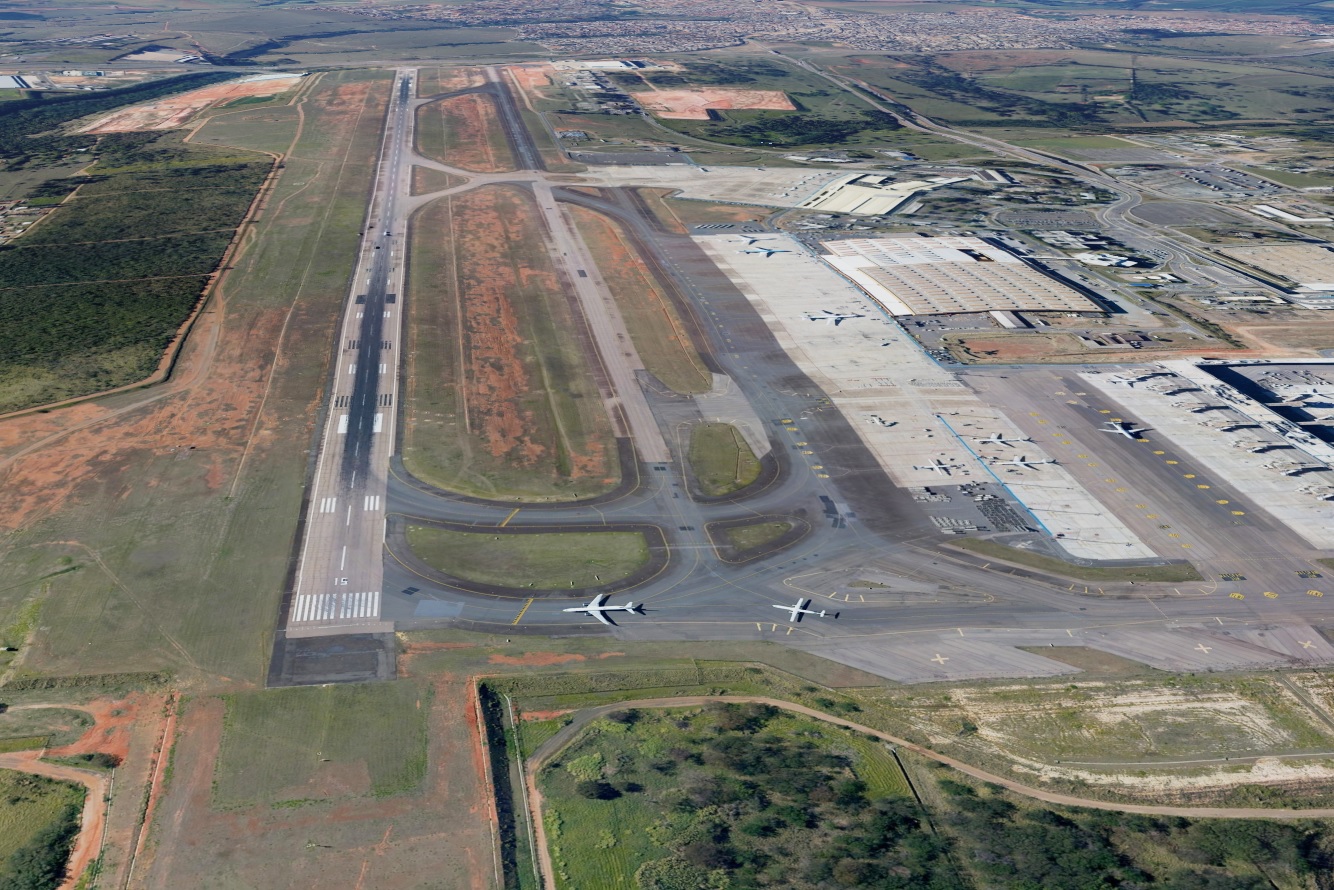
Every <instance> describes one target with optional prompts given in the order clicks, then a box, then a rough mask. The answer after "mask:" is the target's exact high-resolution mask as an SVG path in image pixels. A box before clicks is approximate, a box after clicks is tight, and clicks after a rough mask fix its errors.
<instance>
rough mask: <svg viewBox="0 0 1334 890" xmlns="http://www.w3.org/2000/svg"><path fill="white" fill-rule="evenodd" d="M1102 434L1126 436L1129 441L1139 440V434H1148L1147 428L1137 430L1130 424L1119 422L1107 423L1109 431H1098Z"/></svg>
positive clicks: (1111, 421) (1110, 421)
mask: <svg viewBox="0 0 1334 890" xmlns="http://www.w3.org/2000/svg"><path fill="white" fill-rule="evenodd" d="M1098 432H1100V433H1112V434H1114V435H1117V436H1125V437H1126V438H1127V439H1138V438H1139V434H1140V433H1143V432H1147V429H1146V428H1141V429H1136V428H1135V427H1133V426H1131V425H1130V424H1128V423H1123V422H1121V421H1119V420H1109V421H1107V429H1104V430H1098Z"/></svg>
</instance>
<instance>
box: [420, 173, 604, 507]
mask: <svg viewBox="0 0 1334 890" xmlns="http://www.w3.org/2000/svg"><path fill="white" fill-rule="evenodd" d="M412 231H413V235H412V275H411V278H410V281H411V292H410V295H409V304H408V305H409V309H408V311H409V332H408V336H409V355H410V356H411V357H410V359H409V367H408V375H407V378H408V383H407V392H406V398H407V405H406V409H407V427H406V430H405V433H404V449H403V460H404V463H405V464H406V465H407V466H408V468H409V469H410V470H411V471H412V472H413V473H415V474H416V475H417V476H419V477H420V478H421V479H423V480H425V481H428V482H430V483H432V484H434V485H438V486H440V487H442V488H447V489H450V490H454V491H461V492H465V493H467V494H473V495H478V496H483V497H496V496H504V497H520V498H542V499H550V498H557V499H570V498H578V497H586V496H588V495H590V494H595V493H597V492H600V491H604V490H606V489H607V488H608V487H609V486H611V485H614V484H616V482H617V481H618V467H617V464H616V451H615V447H614V445H613V442H612V436H611V423H610V421H609V420H608V418H607V415H606V412H605V411H604V410H603V407H602V401H601V398H600V396H599V392H598V387H597V384H596V382H595V381H594V378H593V375H592V371H591V369H590V367H589V364H588V361H587V358H586V351H585V347H584V345H583V343H584V340H583V334H582V324H583V322H582V320H581V319H580V318H579V317H578V315H577V311H576V309H575V308H574V307H573V306H572V305H571V301H570V300H569V299H568V297H567V295H566V293H565V290H564V287H563V286H562V284H561V282H560V281H559V279H558V278H557V276H556V273H555V269H554V267H553V266H552V264H551V260H550V258H549V257H548V255H547V252H546V250H547V248H546V244H545V241H544V239H543V236H542V228H541V223H540V218H539V217H538V214H537V208H536V207H535V206H534V204H533V202H532V199H531V198H530V197H528V196H527V195H526V194H524V193H523V192H520V191H518V190H515V189H509V188H501V187H488V188H483V189H478V190H476V191H472V192H468V193H466V194H463V195H460V196H458V197H455V198H445V199H442V200H441V201H439V202H436V203H434V204H431V205H429V206H428V207H426V208H425V209H424V210H423V211H422V212H421V213H420V214H419V215H418V216H417V218H416V220H415V221H414V225H413V229H412ZM458 232H467V233H468V237H467V238H456V237H454V235H455V233H458Z"/></svg>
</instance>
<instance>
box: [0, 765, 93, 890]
mask: <svg viewBox="0 0 1334 890" xmlns="http://www.w3.org/2000/svg"><path fill="white" fill-rule="evenodd" d="M83 794H84V792H83V789H82V788H80V787H79V786H78V785H73V784H70V783H68V782H57V781H54V780H52V779H46V778H43V777H41V776H30V775H27V774H26V773H19V772H14V771H13V770H7V769H6V770H0V886H4V887H13V888H15V890H55V888H56V887H57V886H58V885H59V883H60V880H59V877H60V875H61V874H63V871H64V861H65V856H66V855H68V852H69V846H70V843H71V842H72V840H73V837H74V834H75V833H77V832H78V828H79V812H80V809H81V808H82V806H83ZM53 872H54V874H53Z"/></svg>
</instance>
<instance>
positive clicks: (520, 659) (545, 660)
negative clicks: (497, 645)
mask: <svg viewBox="0 0 1334 890" xmlns="http://www.w3.org/2000/svg"><path fill="white" fill-rule="evenodd" d="M487 661H488V662H490V663H491V664H520V665H525V666H531V667H547V666H548V665H553V664H568V663H569V662H571V661H588V656H586V655H567V654H562V653H560V652H526V653H524V654H523V655H518V656H514V655H501V654H499V653H497V654H495V655H492V656H491V657H490V658H488V659H487Z"/></svg>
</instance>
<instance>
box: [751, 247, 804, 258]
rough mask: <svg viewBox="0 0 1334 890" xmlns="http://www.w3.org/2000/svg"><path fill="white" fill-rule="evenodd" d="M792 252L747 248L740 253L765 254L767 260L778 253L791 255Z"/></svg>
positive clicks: (773, 248) (772, 248)
mask: <svg viewBox="0 0 1334 890" xmlns="http://www.w3.org/2000/svg"><path fill="white" fill-rule="evenodd" d="M791 252H792V251H790V250H779V249H778V248H777V247H747V248H746V249H745V250H742V251H740V253H762V254H764V258H765V259H766V260H767V259H768V258H769V257H771V256H773V255H774V254H776V253H791Z"/></svg>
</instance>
